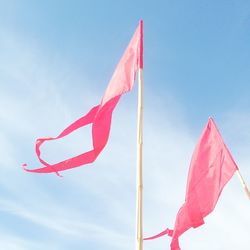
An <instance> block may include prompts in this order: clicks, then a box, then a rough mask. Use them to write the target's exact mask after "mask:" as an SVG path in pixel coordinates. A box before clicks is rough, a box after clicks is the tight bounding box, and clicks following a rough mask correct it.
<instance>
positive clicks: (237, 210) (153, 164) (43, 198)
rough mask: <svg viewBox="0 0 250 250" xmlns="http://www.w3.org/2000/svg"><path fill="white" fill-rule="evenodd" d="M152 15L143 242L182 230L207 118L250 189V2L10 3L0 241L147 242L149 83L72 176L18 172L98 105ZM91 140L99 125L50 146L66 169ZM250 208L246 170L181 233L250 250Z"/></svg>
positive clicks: (0, 111) (160, 249) (2, 27)
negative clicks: (139, 238)
mask: <svg viewBox="0 0 250 250" xmlns="http://www.w3.org/2000/svg"><path fill="white" fill-rule="evenodd" d="M141 18H142V19H143V20H144V66H145V67H144V156H143V159H144V233H145V236H149V235H152V234H155V233H158V232H160V231H162V230H163V229H165V228H166V227H170V228H171V227H173V225H174V221H175V216H176V213H177V211H178V209H179V208H180V206H181V205H182V203H183V201H184V195H185V185H186V178H187V173H188V167H189V162H190V159H191V155H192V152H193V149H194V146H195V144H196V142H197V141H198V138H199V136H200V134H201V132H202V130H203V128H204V126H205V125H206V122H207V120H208V117H209V116H213V117H214V119H215V122H216V123H217V125H218V127H219V129H220V131H221V133H222V136H223V138H224V140H225V142H226V144H227V145H228V147H229V149H230V150H231V152H232V155H233V157H234V159H235V161H236V162H237V164H238V165H239V168H240V170H241V172H242V175H243V176H244V178H245V180H246V182H248V183H249V185H250V171H249V170H250V154H249V152H250V99H249V93H250V84H249V82H250V2H249V1H247V0H220V1H218V0H210V1H204V0H199V1H198V0H190V1H184V0H182V1H181V0H175V1H173V0H166V1H163V0H162V1H157V0H156V1H131V0H127V1H119V0H116V1H113V0H107V1H93V0H92V1H85V0H83V1H64V0H62V1H53V0H52V1H27V0H22V1H13V0H8V1H1V0H0V248H1V249H3V250H40V249H47V250H68V249H74V250H83V249H86V250H89V249H94V250H101V249H102V250H117V249H120V250H126V249H135V198H136V197H135V196H136V193H135V191H136V190H135V180H136V124H137V88H134V90H133V91H132V92H131V93H128V94H126V95H125V96H123V97H122V99H121V101H120V102H119V104H118V106H117V108H116V110H115V112H114V114H113V121H112V128H111V134H110V139H109V142H108V144H107V146H106V148H105V149H104V151H103V153H102V154H101V155H100V156H99V157H98V159H97V160H96V162H95V163H94V164H91V165H87V166H84V167H80V168H76V169H72V170H68V171H65V172H62V175H63V176H64V177H63V178H58V177H57V176H56V175H54V174H48V175H38V174H29V173H26V172H24V171H23V170H22V169H21V167H20V166H21V164H22V163H27V164H28V166H29V167H30V168H37V167H39V166H40V165H39V163H38V160H37V159H36V156H35V152H34V143H35V139H36V138H38V137H43V136H56V135H57V134H59V132H60V131H62V130H63V129H64V128H65V127H66V126H67V125H68V124H70V123H71V122H72V121H74V120H76V119H77V118H79V117H81V116H82V115H84V114H86V113H87V112H88V110H89V109H90V108H91V107H92V106H94V105H97V104H99V102H100V100H101V97H102V95H103V93H104V91H105V88H106V86H107V83H108V81H109V79H110V78H111V75H112V72H113V71H114V69H115V66H116V64H117V63H118V61H119V59H120V57H121V56H122V53H123V51H124V50H125V48H126V46H127V44H128V42H129V40H130V38H131V36H132V34H133V32H134V31H135V29H136V27H137V25H138V22H139V20H140V19H141ZM136 87H137V86H136ZM90 147H91V130H90V127H87V128H84V129H81V130H79V131H77V132H75V133H74V134H72V135H71V136H69V137H67V138H65V139H62V140H60V141H59V142H53V143H48V144H46V145H44V146H43V148H42V150H43V157H44V158H45V159H47V160H48V161H49V162H51V163H55V162H58V161H61V160H62V159H66V158H68V157H71V156H73V155H76V154H79V153H81V152H84V151H85V150H88V149H90ZM249 211H250V210H249V200H248V199H247V197H246V195H245V193H244V192H243V190H242V187H241V185H240V182H239V181H238V179H237V176H235V177H233V178H232V180H231V181H230V182H229V183H228V185H227V186H226V188H225V189H224V191H223V193H222V196H221V198H220V200H219V202H218V204H217V207H216V209H215V211H214V212H213V213H212V214H211V215H209V216H208V217H207V218H206V219H205V222H206V224H205V225H204V226H202V227H200V228H197V229H190V230H189V231H187V232H186V233H185V234H184V235H183V236H182V237H181V238H180V244H181V246H182V248H183V250H191V249H192V250H200V249H202V250H211V249H213V250H225V249H227V250H235V249H239V250H249V245H250V238H249V226H250V212H249ZM170 240H171V239H170V238H168V237H163V238H161V239H159V240H155V241H152V242H145V243H144V249H145V250H152V249H157V250H164V249H169V244H170Z"/></svg>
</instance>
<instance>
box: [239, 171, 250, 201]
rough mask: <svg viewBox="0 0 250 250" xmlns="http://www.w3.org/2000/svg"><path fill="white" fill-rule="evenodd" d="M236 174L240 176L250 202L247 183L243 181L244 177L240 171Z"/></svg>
mask: <svg viewBox="0 0 250 250" xmlns="http://www.w3.org/2000/svg"><path fill="white" fill-rule="evenodd" d="M236 173H237V175H238V177H239V179H240V183H241V185H242V187H243V189H244V190H245V192H246V194H247V196H248V199H249V200H250V192H249V190H248V188H247V184H246V182H245V181H244V179H243V177H242V175H241V173H240V171H239V169H238V170H237V171H236Z"/></svg>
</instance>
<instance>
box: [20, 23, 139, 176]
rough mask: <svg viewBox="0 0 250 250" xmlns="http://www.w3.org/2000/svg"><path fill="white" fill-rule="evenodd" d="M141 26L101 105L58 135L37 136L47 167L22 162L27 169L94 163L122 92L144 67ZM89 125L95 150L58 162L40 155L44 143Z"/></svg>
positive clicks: (59, 168) (46, 170)
mask: <svg viewBox="0 0 250 250" xmlns="http://www.w3.org/2000/svg"><path fill="white" fill-rule="evenodd" d="M142 27H143V23H142V21H140V24H139V26H138V28H137V29H136V31H135V33H134V35H133V37H132V39H131V41H130V43H129V45H128V47H127V49H126V50H125V52H124V54H123V56H122V58H121V60H120V62H119V64H118V65H117V67H116V69H115V71H114V73H113V76H112V78H111V80H110V82H109V84H108V87H107V89H106V91H105V94H104V96H103V98H102V101H101V103H100V105H98V106H95V107H94V108H92V109H91V110H90V111H89V113H88V114H87V115H85V116H83V117H81V118H80V119H78V120H77V121H75V122H73V123H72V124H71V125H69V126H68V127H67V128H66V129H64V130H63V131H62V132H61V133H60V134H59V135H58V136H57V137H47V138H39V139H37V140H36V154H37V157H38V159H39V161H40V162H41V163H42V164H43V165H44V167H42V168H38V169H28V168H27V165H26V164H23V168H24V170H26V171H28V172H33V173H52V172H55V173H56V174H57V175H59V173H58V172H59V171H63V170H66V169H70V168H74V167H79V166H81V165H84V164H88V163H92V162H93V161H94V160H95V159H96V158H97V156H98V155H99V154H100V152H101V151H102V149H103V148H104V147H105V145H106V143H107V141H108V137H109V132H110V126H111V119H112V113H113V110H114V108H115V107H116V105H117V103H118V101H119V99H120V97H121V95H123V94H124V93H126V92H128V91H130V90H131V89H132V88H133V85H134V82H135V78H136V72H137V71H138V69H139V68H141V67H142V66H143V58H142V53H143V52H142V48H143V45H142V43H143V41H142ZM88 124H92V143H93V149H91V150H90V151H87V152H85V153H83V154H80V155H77V156H75V157H72V158H70V159H67V160H63V161H61V162H59V163H56V164H49V163H48V162H46V161H45V160H43V159H42V158H41V151H40V147H41V145H42V144H43V143H44V142H46V141H52V140H58V139H60V138H62V137H64V136H67V135H69V134H70V133H72V132H73V131H75V130H77V129H79V128H81V127H83V126H86V125H88Z"/></svg>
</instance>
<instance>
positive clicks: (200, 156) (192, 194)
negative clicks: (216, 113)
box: [144, 118, 238, 250]
mask: <svg viewBox="0 0 250 250" xmlns="http://www.w3.org/2000/svg"><path fill="white" fill-rule="evenodd" d="M237 169H238V167H237V165H236V163H235V162H234V160H233V158H232V156H231V154H230V152H229V150H228V148H227V146H226V145H225V143H224V142H223V139H222V137H221V135H220V132H219V130H218V128H217V127H216V125H215V123H214V121H213V119H212V118H209V121H208V124H207V126H206V128H205V130H204V131H203V133H202V136H201V138H200V140H199V142H198V144H197V145H196V148H195V151H194V153H193V156H192V160H191V164H190V169H189V174H188V180H187V189H186V198H185V203H184V204H183V205H182V207H181V208H180V210H179V212H178V214H177V216H176V221H175V227H174V230H169V229H166V230H164V231H163V232H162V233H160V234H158V235H155V236H153V237H148V238H145V239H144V240H152V239H156V238H159V237H161V236H163V235H169V236H171V237H172V242H171V250H180V246H179V240H178V238H179V236H180V235H182V234H183V233H184V232H185V231H187V230H188V229H189V228H191V227H193V228H196V227H199V226H201V225H202V224H204V220H203V219H204V217H206V216H207V215H208V214H210V213H211V212H212V211H213V210H214V208H215V205H216V203H217V201H218V199H219V197H220V194H221V192H222V190H223V188H224V186H225V185H226V184H227V182H228V181H229V180H230V179H231V177H232V176H233V174H234V173H235V171H236V170H237Z"/></svg>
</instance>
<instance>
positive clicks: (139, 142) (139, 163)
mask: <svg viewBox="0 0 250 250" xmlns="http://www.w3.org/2000/svg"><path fill="white" fill-rule="evenodd" d="M142 111H143V80H142V69H141V68H140V69H139V76H138V126H137V191H136V193H137V195H136V196H137V197H136V200H137V202H136V204H137V208H136V224H137V225H136V230H137V232H136V250H143V220H142V219H143V218H142V191H143V178H142Z"/></svg>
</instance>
